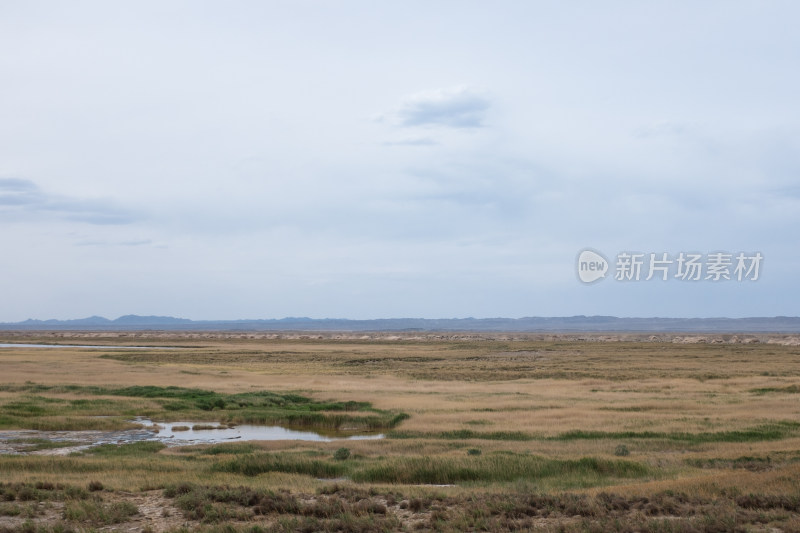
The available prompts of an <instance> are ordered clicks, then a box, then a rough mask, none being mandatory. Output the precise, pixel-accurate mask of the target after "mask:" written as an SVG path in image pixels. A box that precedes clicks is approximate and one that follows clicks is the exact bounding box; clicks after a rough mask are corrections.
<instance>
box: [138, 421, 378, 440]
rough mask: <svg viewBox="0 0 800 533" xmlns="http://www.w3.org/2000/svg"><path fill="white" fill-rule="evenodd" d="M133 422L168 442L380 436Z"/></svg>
mask: <svg viewBox="0 0 800 533" xmlns="http://www.w3.org/2000/svg"><path fill="white" fill-rule="evenodd" d="M136 422H137V423H139V424H143V425H145V426H150V427H151V428H153V429H154V430H155V431H156V434H155V437H154V439H155V440H160V441H162V442H164V443H165V444H167V445H170V446H183V445H188V444H207V443H218V442H227V441H235V440H242V441H246V440H312V441H317V442H330V441H334V440H368V439H382V438H383V434H380V433H366V434H358V435H354V434H352V433H338V432H331V433H328V434H323V433H318V432H315V431H310V430H305V431H304V430H297V429H288V428H284V427H281V426H251V425H246V424H244V425H241V426H233V427H228V426H222V425H219V424H208V422H158V423H153V422H152V421H150V420H147V419H144V418H137V419H136ZM209 425H211V426H214V428H213V429H207V428H208V426H209ZM176 428H177V429H176ZM184 428H188V429H184Z"/></svg>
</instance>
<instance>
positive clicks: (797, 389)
mask: <svg viewBox="0 0 800 533" xmlns="http://www.w3.org/2000/svg"><path fill="white" fill-rule="evenodd" d="M750 392H752V393H754V394H758V395H763V394H769V393H785V394H798V393H800V386H798V385H788V386H786V387H763V388H760V389H750Z"/></svg>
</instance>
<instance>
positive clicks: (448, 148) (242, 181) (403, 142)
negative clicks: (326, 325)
mask: <svg viewBox="0 0 800 533" xmlns="http://www.w3.org/2000/svg"><path fill="white" fill-rule="evenodd" d="M797 20H800V3H797V2H794V1H790V0H787V1H770V0H767V1H763V2H762V1H758V2H757V1H749V2H745V1H729V0H724V1H714V0H710V1H704V2H695V1H670V2H666V1H664V2H659V1H655V2H634V1H613V0H612V1H604V2H587V1H577V0H576V1H564V2H561V1H559V2H555V1H554V2H544V1H542V2H539V1H537V2H528V1H505V2H492V3H489V2H483V1H475V2H471V1H435V2H430V1H424V2H423V1H415V0H409V1H404V2H374V1H346V0H342V1H331V2H328V1H324V2H323V1H318V2H312V1H304V0H291V1H250V0H233V1H229V2H220V1H217V2H211V1H201V0H191V1H179V0H166V1H164V0H158V1H153V0H137V1H118V2H108V1H105V0H84V1H81V0H78V1H74V2H61V1H38V0H19V1H17V0H0V321H5V322H13V321H21V320H25V319H28V318H36V319H49V318H58V319H70V318H81V317H86V316H91V315H101V316H105V317H108V318H116V317H118V316H120V315H125V314H140V315H169V316H177V317H183V318H191V319H195V320H213V319H246V318H249V319H257V318H281V317H287V316H295V317H297V316H304V317H312V318H325V317H329V318H354V319H356V318H357V319H369V318H390V317H423V318H448V317H478V318H482V317H523V316H572V315H615V316H624V317H631V316H641V317H655V316H661V317H721V316H728V317H745V316H777V315H785V316H797V315H798V314H800V311H799V304H798V296H800V282H799V281H798V273H800V246H798V244H800V98H798V95H800V68H799V67H798V66H799V65H800V32H798V31H797ZM585 249H591V250H593V251H595V252H597V253H598V255H599V256H600V257H602V258H604V259H605V260H606V261H607V273H606V275H605V277H603V278H601V279H598V280H597V281H595V282H594V283H584V282H582V281H581V279H582V278H580V277H579V268H580V264H579V261H578V257H579V254H580V253H581V252H582V251H583V250H585ZM681 253H684V254H689V253H692V254H696V255H698V256H701V259H700V260H699V261H700V262H701V268H705V270H702V271H701V276H700V279H697V280H694V279H682V278H681V277H680V276H679V275H678V274H679V272H678V270H677V269H678V267H679V265H678V257H679V256H680V254H681ZM719 253H722V254H723V258H725V259H728V260H729V264H728V265H727V266H725V265H724V266H725V268H724V270H725V273H726V274H727V276H728V277H730V278H731V279H725V277H724V276H723V277H721V278H720V279H718V280H715V279H714V278H713V277H712V278H707V273H711V272H712V271H711V270H709V269H710V268H711V265H710V263H711V262H712V260H711V258H710V256H712V255H713V254H719ZM757 253H758V254H760V256H761V257H762V258H763V259H762V260H759V261H758V265H757V266H758V269H757V270H758V271H757V272H755V271H753V270H750V272H749V275H745V276H744V278H743V279H741V280H739V279H737V275H736V274H737V272H736V270H735V267H736V265H737V260H736V258H737V256H739V254H742V255H743V256H744V257H745V258H753V257H756V254H757ZM624 254H628V255H637V254H641V259H642V261H643V266H642V271H641V276H639V279H636V277H637V276H634V275H633V274H632V272H631V271H629V270H628V271H626V270H624V268H623V267H622V266H621V263H622V261H621V260H620V257H621V256H622V257H623V258H624ZM650 254H656V255H655V256H654V257H656V258H658V259H664V256H663V255H662V254H667V255H666V260H667V261H669V263H668V264H669V265H670V269H671V270H670V271H669V272H668V273H667V279H666V280H664V279H663V278H662V276H661V274H660V271H656V274H657V275H655V276H653V277H652V279H650V280H647V279H646V278H647V277H648V274H649V271H648V268H649V265H650V263H651V261H650V260H651V259H652V257H651V256H650ZM753 262H754V261H751V262H750V263H748V265H747V266H752V264H751V263H753ZM718 263H719V262H718ZM722 263H725V261H722ZM741 273H742V272H741V271H740V272H739V274H741ZM744 273H745V274H747V272H746V271H745V272H744ZM626 276H629V277H626ZM618 277H621V278H623V279H617V278H618Z"/></svg>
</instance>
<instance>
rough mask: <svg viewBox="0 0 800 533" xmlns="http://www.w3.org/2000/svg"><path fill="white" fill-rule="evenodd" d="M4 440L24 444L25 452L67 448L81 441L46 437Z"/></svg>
mask: <svg viewBox="0 0 800 533" xmlns="http://www.w3.org/2000/svg"><path fill="white" fill-rule="evenodd" d="M6 442H9V443H11V444H24V445H25V448H24V450H23V451H25V452H38V451H41V450H55V449H58V448H69V447H71V446H78V445H80V444H81V443H80V442H75V441H68V440H48V439H10V440H8V441H6Z"/></svg>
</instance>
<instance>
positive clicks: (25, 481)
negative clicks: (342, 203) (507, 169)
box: [0, 332, 800, 531]
mask: <svg viewBox="0 0 800 533" xmlns="http://www.w3.org/2000/svg"><path fill="white" fill-rule="evenodd" d="M673 337H674V336H673ZM676 340H680V341H681V342H674V341H676ZM21 342H29V343H46V344H50V343H63V344H81V345H95V344H98V345H102V344H108V345H113V346H120V345H126V344H127V345H130V346H152V348H150V349H137V350H130V351H126V350H119V349H114V350H103V349H88V348H63V349H46V350H43V349H36V348H25V347H11V348H2V349H0V368H2V374H1V375H0V431H2V430H18V429H42V430H47V431H56V430H72V431H75V430H81V429H95V430H96V429H107V430H112V429H119V428H124V427H129V426H130V422H129V421H130V420H131V419H132V418H133V417H134V416H148V417H150V418H151V419H153V420H155V421H159V420H161V421H174V420H185V419H188V418H186V417H191V418H190V419H192V420H202V421H206V422H210V423H211V422H213V423H220V422H222V423H230V424H236V423H252V422H263V423H278V424H281V425H286V426H293V427H302V428H316V429H320V430H327V431H347V430H356V429H378V430H380V431H382V432H385V433H386V435H387V438H385V439H381V440H369V441H332V442H298V441H271V442H242V443H231V444H224V445H216V446H214V445H211V446H209V445H205V446H194V447H183V448H181V447H163V445H159V443H139V444H136V445H122V446H116V447H115V446H103V447H99V448H95V449H90V450H84V451H81V452H78V453H72V454H65V455H58V453H57V450H58V449H59V447H58V444H57V443H56V444H52V443H51V444H47V443H44V442H36V441H34V440H33V439H31V442H30V443H29V444H30V448H29V449H30V452H29V453H25V454H19V455H3V456H0V483H1V484H2V485H0V491H2V494H3V495H5V496H4V497H0V500H3V499H5V500H6V501H5V502H2V503H0V531H4V530H7V531H25V530H26V529H25V528H28V529H30V528H31V527H33V528H34V529H33V530H36V528H39V529H40V530H43V531H56V530H64V528H72V529H73V530H87V531H88V530H95V529H98V530H99V529H100V528H110V529H111V530H120V531H121V530H126V531H128V530H131V529H133V530H138V531H179V530H181V528H186V529H185V530H187V531H188V530H198V529H203V528H205V529H207V530H209V531H217V530H219V531H222V530H223V528H227V529H224V530H228V531H230V530H234V531H258V530H259V528H262V529H263V530H271V529H275V530H286V531H295V530H310V531H314V530H330V531H336V530H339V531H341V530H353V531H355V530H361V531H371V530H387V531H402V530H452V531H460V530H489V531H508V530H516V529H526V528H527V529H539V530H543V531H557V530H567V531H602V530H608V529H610V528H611V526H612V525H614V524H616V525H614V528H615V529H617V530H630V531H634V530H664V531H712V530H719V531H724V530H736V529H741V530H747V529H749V530H754V531H762V530H763V531H770V530H772V531H798V530H800V346H797V345H796V343H794V342H793V339H792V338H791V337H787V336H780V335H761V336H755V337H754V336H749V337H748V336H731V335H726V336H714V337H703V336H697V335H693V336H692V337H691V338H689V337H686V338H683V339H677V338H672V339H670V338H668V337H667V336H664V335H660V336H647V335H616V336H608V335H605V336H604V335H533V334H514V335H503V334H475V335H471V334H468V333H458V334H446V333H442V334H387V333H376V334H360V333H359V334H357V335H346V334H328V333H323V334H316V333H315V334H313V335H305V334H299V333H285V334H263V335H262V334H250V333H230V332H227V333H225V332H223V333H201V334H198V333H180V332H169V333H156V332H136V333H131V332H127V333H113V332H105V333H102V334H91V333H74V332H73V333H68V334H65V333H63V332H61V333H56V332H46V333H45V332H39V333H37V332H3V334H2V335H0V343H21ZM175 347H180V348H182V349H180V350H175V349H165V348H175ZM24 444H26V445H27V444H28V443H24ZM24 448H25V447H24V446H23V449H24ZM342 448H346V452H347V453H346V457H345V452H342V451H341V449H342ZM92 483H94V485H93V486H94V487H95V489H97V490H89V488H88V487H90V485H91V484H92ZM98 487H101V488H99V489H98ZM87 491H88V492H87ZM20 494H27V495H26V496H23V497H20ZM70 494H71V495H70ZM124 509H127V511H126V512H123V511H124ZM114 510H116V511H114ZM3 528H5V529H3ZM59 528H61V529H59ZM104 530H108V529H104Z"/></svg>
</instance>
